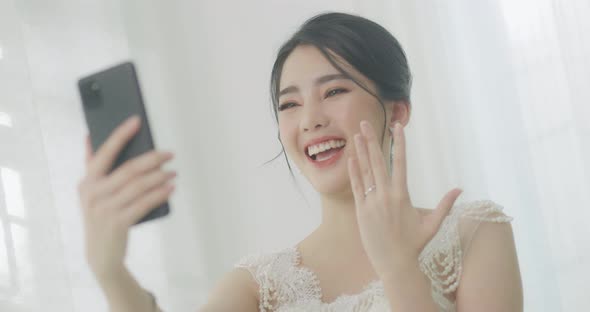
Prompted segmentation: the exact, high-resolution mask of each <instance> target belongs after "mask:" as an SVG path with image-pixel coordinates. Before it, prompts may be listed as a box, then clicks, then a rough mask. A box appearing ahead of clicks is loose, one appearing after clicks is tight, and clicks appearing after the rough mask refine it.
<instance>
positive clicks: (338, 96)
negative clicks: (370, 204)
mask: <svg viewBox="0 0 590 312" xmlns="http://www.w3.org/2000/svg"><path fill="white" fill-rule="evenodd" d="M335 58H336V60H337V61H338V64H339V65H340V66H341V67H343V69H344V70H346V71H347V72H348V73H349V74H351V75H352V76H353V77H354V78H355V79H357V80H358V81H360V82H362V83H363V85H365V86H367V87H368V88H369V90H371V92H373V93H375V94H376V93H377V92H376V90H375V87H374V84H373V83H372V82H371V81H369V80H368V79H367V78H366V77H365V76H363V75H362V74H360V73H359V72H358V71H357V70H355V69H354V68H352V67H351V66H350V65H349V64H348V63H346V62H345V61H343V60H342V59H341V58H339V57H338V56H335ZM279 90H280V93H279V101H278V105H279V107H278V110H279V111H278V121H279V131H280V138H281V141H282V143H283V146H284V148H285V151H286V153H287V155H288V157H289V158H290V159H291V160H292V161H293V162H294V163H295V164H296V166H297V167H298V168H299V169H300V170H301V172H302V174H303V175H304V176H305V177H306V178H307V179H308V180H309V181H310V183H311V184H312V185H313V187H314V188H315V189H316V190H317V191H318V192H320V193H340V192H350V182H349V178H348V168H347V161H348V158H349V157H351V156H356V150H355V146H354V135H355V134H356V133H360V122H361V120H367V121H368V122H370V123H371V125H372V126H373V128H374V129H375V130H376V132H377V134H378V136H379V138H381V133H382V131H383V127H384V124H383V122H384V118H383V109H382V107H381V104H380V103H379V102H378V100H377V99H376V98H375V97H374V96H372V95H371V94H369V93H368V92H367V91H365V90H364V89H363V88H361V87H360V86H358V85H357V84H356V83H355V82H354V81H352V80H350V79H348V78H346V77H345V76H343V75H341V73H340V72H339V71H338V70H337V69H336V68H335V67H334V66H332V64H331V63H330V62H329V61H328V60H327V59H326V58H325V57H324V55H323V54H322V53H321V52H320V50H318V49H317V48H316V47H314V46H311V45H300V46H298V47H297V48H295V49H294V50H293V52H292V53H291V54H290V55H289V57H288V58H287V59H286V60H285V64H284V65H283V70H282V74H281V80H280V87H279ZM390 108H391V107H390V105H387V103H386V109H387V112H388V114H387V116H388V117H389V115H390V114H389V113H390V111H391V109H390ZM388 119H389V118H388ZM388 126H389V125H388ZM330 137H331V138H332V140H330ZM318 139H319V140H320V141H321V142H328V143H327V144H320V146H317V145H315V144H314V143H317V141H316V140H318ZM326 139H328V140H326ZM387 140H388V135H385V136H384V142H382V143H384V144H382V146H384V151H388V150H389V149H388V147H389V144H388V142H387ZM342 143H344V147H342V148H339V146H341V145H342ZM309 144H312V145H311V146H312V147H311V153H314V152H316V153H317V152H320V151H322V150H324V149H326V148H327V145H329V144H331V145H332V146H333V147H332V148H331V149H329V150H327V151H325V152H320V153H319V154H317V155H314V156H312V157H310V156H309V150H310V148H309ZM322 145H323V146H322ZM318 148H320V149H318ZM385 155H388V153H385V152H384V156H385Z"/></svg>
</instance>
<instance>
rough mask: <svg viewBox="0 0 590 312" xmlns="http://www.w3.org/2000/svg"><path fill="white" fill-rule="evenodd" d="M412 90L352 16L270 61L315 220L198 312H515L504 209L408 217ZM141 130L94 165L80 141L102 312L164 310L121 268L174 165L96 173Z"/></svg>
mask: <svg viewBox="0 0 590 312" xmlns="http://www.w3.org/2000/svg"><path fill="white" fill-rule="evenodd" d="M435 53H436V52H435ZM411 81H412V78H411V74H410V70H409V67H408V62H407V59H406V56H405V53H404V51H403V49H402V47H401V46H400V44H399V43H398V41H397V40H396V39H395V38H394V37H393V36H392V35H391V34H390V33H389V32H388V31H387V30H385V29H384V28H383V27H381V26H379V25H378V24H376V23H374V22H372V21H370V20H367V19H365V18H362V17H359V16H355V15H349V14H344V13H327V14H321V15H318V16H315V17H313V18H311V19H309V20H308V21H306V22H305V23H304V24H303V25H302V26H301V27H300V29H299V30H298V31H297V32H296V33H295V34H294V35H293V36H292V37H291V38H290V39H289V40H288V41H287V42H286V43H285V44H284V45H283V46H282V47H281V48H280V50H279V52H278V55H277V59H276V61H275V63H274V66H273V69H272V73H271V94H272V98H273V109H274V112H275V116H276V119H277V123H278V127H279V139H280V141H281V144H282V146H283V151H284V153H285V157H287V155H288V159H287V161H289V160H291V161H292V162H293V163H294V164H295V165H296V166H297V168H299V169H300V170H301V173H302V174H303V175H304V176H305V177H306V178H307V179H308V180H309V182H310V183H311V185H312V186H313V187H314V189H315V190H317V191H318V192H319V194H320V196H321V208H322V221H321V224H320V225H319V226H318V227H317V229H315V230H314V231H313V232H312V233H310V234H309V235H308V236H307V237H305V238H304V239H303V240H301V241H300V242H299V243H298V244H296V245H295V246H290V247H287V248H285V249H283V250H279V251H276V252H272V253H266V254H253V255H248V256H246V257H244V258H243V259H241V260H240V261H239V262H238V263H236V265H235V268H233V269H232V270H230V271H229V272H228V273H227V274H226V275H225V276H223V277H222V278H221V280H220V281H219V282H218V283H217V285H216V286H215V287H214V288H213V289H212V291H211V293H210V294H209V296H208V301H207V303H206V304H205V305H204V306H203V307H200V310H199V311H205V312H208V311H359V312H360V311H400V312H401V311H522V309H523V307H522V306H523V303H522V300H523V299H522V282H521V278H520V272H519V266H518V260H517V255H516V250H515V246H514V239H513V233H512V228H511V225H510V221H511V220H512V218H511V217H509V216H507V215H505V214H504V213H503V212H502V208H503V207H502V206H500V205H498V204H496V203H494V202H493V201H490V200H480V201H473V202H464V203H460V204H456V203H455V202H456V200H457V198H458V197H459V195H460V194H461V192H462V190H461V189H452V190H451V191H449V192H448V193H447V194H445V195H444V196H443V197H442V199H441V200H440V202H439V204H438V206H437V207H435V208H434V209H425V208H419V207H414V206H413V205H412V200H411V198H410V194H409V192H408V187H407V172H406V141H405V140H406V138H405V134H404V127H405V126H406V125H407V124H408V122H409V119H410V112H411V101H410V89H411ZM138 125H139V122H138V120H128V121H127V122H126V123H124V124H122V125H121V126H120V127H119V128H117V129H116V130H115V131H114V132H113V133H112V135H111V136H110V137H109V139H108V140H107V141H106V143H105V144H104V145H103V146H101V148H100V149H99V150H98V151H97V152H96V154H93V152H92V150H91V147H90V144H89V143H88V142H87V173H86V176H85V177H84V179H82V181H81V182H80V184H79V193H80V199H81V203H82V208H83V211H84V216H85V218H84V220H85V230H86V251H87V260H88V263H89V266H90V268H91V269H92V271H93V273H94V275H95V276H96V278H97V280H98V281H99V284H100V286H101V288H102V290H103V291H104V293H105V295H106V297H107V300H108V303H109V306H110V309H111V310H112V311H161V309H160V307H158V305H157V301H156V299H155V296H153V295H152V294H151V293H150V292H148V291H147V290H145V289H143V288H142V287H141V286H140V285H139V284H138V283H137V281H136V280H135V279H134V278H133V277H132V276H131V274H130V273H129V271H128V270H127V268H126V267H125V265H124V257H125V250H126V243H127V234H128V229H129V227H130V226H131V225H132V224H134V223H135V222H136V221H137V220H139V219H141V217H143V216H144V215H145V214H147V213H148V211H149V210H150V209H153V208H154V207H156V206H158V205H159V204H160V203H161V202H163V201H165V200H167V199H168V197H169V196H170V194H171V192H172V190H173V187H170V186H169V185H166V182H167V181H168V180H170V179H171V178H173V177H174V175H175V174H174V173H173V172H164V171H162V170H161V169H160V168H159V167H160V166H161V165H162V164H163V163H165V162H166V161H168V160H170V159H171V158H172V157H173V155H172V154H171V153H164V152H159V151H153V152H150V153H146V154H144V155H141V156H139V157H137V158H136V159H133V160H130V161H128V163H125V164H123V165H122V166H121V167H120V168H117V170H115V171H114V172H113V173H112V174H110V175H106V174H105V173H106V172H107V170H108V168H109V167H110V166H111V165H112V162H113V159H115V157H116V155H117V154H118V153H119V152H120V151H121V149H122V148H123V147H124V146H125V144H126V142H127V141H128V140H129V139H130V138H131V137H133V135H134V134H135V131H136V130H137V129H138V128H139V127H138ZM289 168H291V166H290V165H289Z"/></svg>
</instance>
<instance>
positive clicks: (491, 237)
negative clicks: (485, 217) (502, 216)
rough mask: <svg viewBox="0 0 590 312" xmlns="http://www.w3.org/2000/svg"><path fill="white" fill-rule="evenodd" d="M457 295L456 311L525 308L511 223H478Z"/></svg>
mask: <svg viewBox="0 0 590 312" xmlns="http://www.w3.org/2000/svg"><path fill="white" fill-rule="evenodd" d="M490 255H493V257H490ZM456 298H457V301H456V304H457V311H474V310H477V311H484V312H485V311H514V312H516V311H522V309H523V302H522V301H523V299H522V282H521V276H520V269H519V265H518V258H517V253H516V247H515V243H514V235H513V231H512V225H511V223H509V222H481V224H479V226H478V228H477V231H476V232H475V234H474V236H473V238H472V240H471V244H470V249H469V252H468V253H467V254H466V255H465V256H464V259H463V274H462V276H461V281H460V283H459V288H458V289H457V297H456Z"/></svg>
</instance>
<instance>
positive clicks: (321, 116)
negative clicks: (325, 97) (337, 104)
mask: <svg viewBox="0 0 590 312" xmlns="http://www.w3.org/2000/svg"><path fill="white" fill-rule="evenodd" d="M328 124H329V118H328V116H327V115H326V114H325V112H324V111H323V109H322V107H321V105H320V103H318V102H315V103H312V102H311V101H308V104H307V105H303V117H302V119H301V128H302V129H303V131H304V132H307V131H310V129H318V128H322V127H326V126H327V125H328Z"/></svg>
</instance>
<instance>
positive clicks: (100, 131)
mask: <svg viewBox="0 0 590 312" xmlns="http://www.w3.org/2000/svg"><path fill="white" fill-rule="evenodd" d="M78 91H79V93H80V98H81V100H82V107H83V109H84V117H85V119H86V125H87V126H88V133H89V134H90V141H91V143H92V150H93V151H96V150H98V148H99V147H100V146H101V145H102V144H103V143H104V142H105V141H106V140H107V139H108V137H109V136H110V135H111V133H112V132H113V130H114V129H115V128H116V127H118V126H119V125H120V124H121V123H122V122H124V121H125V120H126V119H127V118H129V117H131V116H132V115H138V116H140V118H141V129H139V131H138V132H137V133H136V134H135V136H134V137H133V138H131V139H130V141H129V142H128V144H127V145H126V146H125V147H124V148H123V150H122V151H121V153H120V154H119V155H118V157H117V159H116V160H115V162H114V164H113V166H112V168H110V170H109V173H111V172H112V171H114V170H115V169H116V168H117V167H119V166H120V165H122V164H123V163H124V162H125V161H127V160H129V159H131V158H134V157H136V156H138V155H141V154H143V153H145V152H148V151H151V150H153V149H154V147H155V146H154V140H153V138H152V134H151V131H150V126H149V122H148V119H147V112H146V110H145V106H144V102H143V97H142V94H141V89H140V86H139V80H138V78H137V71H136V69H135V65H134V64H133V62H131V61H126V62H123V63H120V64H116V65H114V66H112V67H109V68H107V69H104V70H102V71H99V72H96V73H92V74H90V75H88V76H85V77H82V78H80V79H79V80H78ZM169 213H170V206H169V204H168V201H166V202H165V203H163V204H161V205H160V206H159V207H154V209H153V210H151V211H150V212H149V213H148V214H147V215H146V216H144V217H143V218H142V219H141V220H139V221H138V222H137V223H135V225H137V224H140V223H143V222H146V221H149V220H153V219H156V218H161V217H164V216H166V215H168V214H169Z"/></svg>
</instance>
